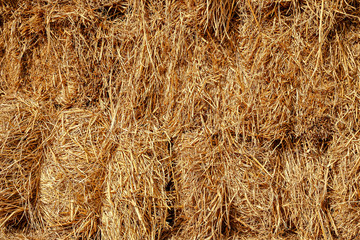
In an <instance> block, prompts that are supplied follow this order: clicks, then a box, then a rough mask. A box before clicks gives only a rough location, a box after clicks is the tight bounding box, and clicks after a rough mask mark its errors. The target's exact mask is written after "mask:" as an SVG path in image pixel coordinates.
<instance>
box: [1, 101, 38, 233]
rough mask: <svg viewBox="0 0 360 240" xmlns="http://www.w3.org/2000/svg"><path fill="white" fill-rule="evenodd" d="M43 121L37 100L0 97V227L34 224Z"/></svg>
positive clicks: (22, 226)
mask: <svg viewBox="0 0 360 240" xmlns="http://www.w3.org/2000/svg"><path fill="white" fill-rule="evenodd" d="M43 120H44V117H43V115H42V113H41V111H40V107H39V106H38V104H37V103H35V102H33V101H30V100H24V99H22V98H20V97H8V96H0V227H1V228H3V227H13V228H20V229H21V228H24V227H26V226H32V227H33V226H35V225H36V203H37V200H38V191H39V179H40V167H41V164H42V161H43V154H42V142H43V137H44V136H43V135H44V134H43V126H42V124H43Z"/></svg>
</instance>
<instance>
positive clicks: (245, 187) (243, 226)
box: [226, 138, 289, 239]
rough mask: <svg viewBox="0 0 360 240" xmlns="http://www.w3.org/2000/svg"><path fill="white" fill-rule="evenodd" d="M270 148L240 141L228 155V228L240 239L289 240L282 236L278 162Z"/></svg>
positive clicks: (267, 144)
mask: <svg viewBox="0 0 360 240" xmlns="http://www.w3.org/2000/svg"><path fill="white" fill-rule="evenodd" d="M270 143H271V141H270ZM269 145H270V144H269V143H266V142H265V143H263V144H260V143H256V142H254V141H251V140H250V139H248V140H247V139H246V138H245V139H241V138H239V139H235V141H234V146H233V150H232V151H230V152H229V153H228V154H229V163H228V164H227V166H226V167H227V176H228V177H227V178H226V184H227V186H228V189H229V199H231V201H230V204H231V205H230V206H231V210H230V220H231V227H232V229H233V230H234V232H235V233H236V234H237V235H238V236H241V237H243V238H246V237H251V236H252V237H255V236H257V237H259V238H266V239H271V238H274V237H275V239H276V237H279V236H280V235H282V234H285V235H286V236H287V237H289V235H288V234H287V233H286V232H284V223H283V216H282V212H281V209H280V207H281V197H282V196H281V192H280V189H281V185H282V182H281V175H280V172H281V167H280V164H281V162H280V161H281V160H280V158H279V154H278V152H277V150H274V149H272V148H269Z"/></svg>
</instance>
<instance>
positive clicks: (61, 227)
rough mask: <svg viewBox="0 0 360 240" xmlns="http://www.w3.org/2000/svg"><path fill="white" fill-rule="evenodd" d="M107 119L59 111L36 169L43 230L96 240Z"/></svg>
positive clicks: (87, 114)
mask: <svg viewBox="0 0 360 240" xmlns="http://www.w3.org/2000/svg"><path fill="white" fill-rule="evenodd" d="M108 129H109V123H108V120H107V118H106V117H105V116H104V115H103V114H101V113H99V112H92V111H87V110H82V109H70V110H67V111H62V112H61V113H60V114H59V116H58V118H57V121H56V122H55V123H54V129H53V132H52V135H51V137H50V139H49V144H48V146H47V148H46V160H45V162H44V165H43V167H42V169H41V179H40V198H39V200H40V203H39V205H40V212H41V215H42V223H43V226H44V228H45V229H47V230H50V231H56V233H57V234H58V237H60V236H61V237H65V238H67V237H70V236H71V237H73V238H86V239H88V238H94V237H98V236H99V228H98V225H99V217H100V213H101V199H102V196H103V195H102V194H103V180H104V171H105V170H104V169H105V167H106V161H107V157H108V155H109V154H111V151H110V150H109V149H108V148H107V147H108V145H107V143H106V142H105V136H106V134H107V133H108Z"/></svg>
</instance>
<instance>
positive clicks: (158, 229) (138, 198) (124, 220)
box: [102, 126, 172, 239]
mask: <svg viewBox="0 0 360 240" xmlns="http://www.w3.org/2000/svg"><path fill="white" fill-rule="evenodd" d="M116 138H117V142H118V143H119V145H118V148H117V149H116V152H115V153H114V157H113V158H112V160H111V161H110V162H109V164H108V165H107V177H106V187H105V193H106V195H105V197H104V199H103V202H104V207H103V212H102V238H104V239H162V238H163V237H164V234H166V233H167V231H168V230H169V229H170V224H171V223H170V222H171V217H172V216H171V195H172V193H171V192H170V189H168V185H169V184H170V182H171V171H172V170H171V165H169V163H170V153H169V150H168V141H169V140H168V137H167V136H166V134H165V133H164V132H163V131H161V130H157V129H153V128H152V127H151V126H150V128H146V127H141V128H137V129H134V130H133V131H122V132H121V133H119V134H117V136H116Z"/></svg>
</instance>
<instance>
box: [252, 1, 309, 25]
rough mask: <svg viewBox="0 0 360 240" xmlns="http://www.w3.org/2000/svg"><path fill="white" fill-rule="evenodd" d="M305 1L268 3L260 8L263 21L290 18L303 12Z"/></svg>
mask: <svg viewBox="0 0 360 240" xmlns="http://www.w3.org/2000/svg"><path fill="white" fill-rule="evenodd" d="M304 2H305V1H287V0H285V1H268V2H266V3H265V4H266V5H265V6H263V7H259V10H258V11H261V12H262V15H263V17H262V18H263V19H268V20H270V19H272V18H280V17H290V16H293V15H294V14H296V13H297V12H300V11H301V6H302V5H303V4H304Z"/></svg>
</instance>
